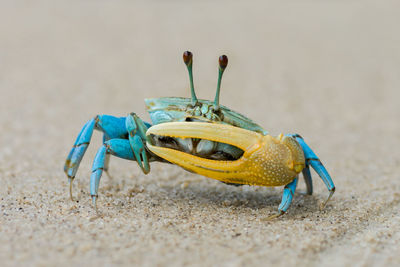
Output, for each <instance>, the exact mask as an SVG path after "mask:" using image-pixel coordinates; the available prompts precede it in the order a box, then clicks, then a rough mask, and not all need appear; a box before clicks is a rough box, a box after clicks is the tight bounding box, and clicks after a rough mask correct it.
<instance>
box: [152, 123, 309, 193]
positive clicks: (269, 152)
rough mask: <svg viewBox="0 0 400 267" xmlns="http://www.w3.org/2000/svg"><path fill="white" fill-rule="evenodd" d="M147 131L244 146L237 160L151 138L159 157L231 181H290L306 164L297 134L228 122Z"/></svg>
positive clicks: (165, 126)
mask: <svg viewBox="0 0 400 267" xmlns="http://www.w3.org/2000/svg"><path fill="white" fill-rule="evenodd" d="M146 135H147V136H151V135H157V136H168V137H172V138H198V139H206V140H210V141H214V142H220V143H225V144H229V145H232V146H235V147H238V148H240V149H241V150H243V152H244V153H243V155H242V156H241V157H240V158H239V159H237V160H232V161H231V160H211V159H205V158H202V157H198V156H195V155H192V154H188V153H185V152H182V151H179V150H175V149H171V148H166V147H159V146H154V145H152V144H150V143H149V142H147V147H148V148H149V150H150V151H151V152H153V153H154V154H156V155H158V156H159V157H161V158H163V159H166V160H167V161H169V162H172V163H174V164H177V165H179V166H181V167H183V168H185V169H187V170H189V171H192V172H195V173H198V174H201V175H204V176H207V177H210V178H213V179H217V180H220V181H223V182H228V183H237V184H249V185H265V186H280V185H286V184H288V183H289V182H291V181H292V180H293V179H294V177H296V176H297V174H298V173H299V172H300V171H301V170H302V169H303V168H304V165H305V160H304V154H303V151H302V150H301V147H300V146H299V145H298V144H297V142H296V141H294V139H293V138H291V137H285V136H283V135H280V136H279V137H278V138H275V137H272V136H270V135H261V134H259V133H256V132H253V131H249V130H246V129H242V128H238V127H234V126H231V125H226V124H220V123H204V122H169V123H162V124H158V125H154V126H152V127H150V128H149V129H148V131H147V133H146Z"/></svg>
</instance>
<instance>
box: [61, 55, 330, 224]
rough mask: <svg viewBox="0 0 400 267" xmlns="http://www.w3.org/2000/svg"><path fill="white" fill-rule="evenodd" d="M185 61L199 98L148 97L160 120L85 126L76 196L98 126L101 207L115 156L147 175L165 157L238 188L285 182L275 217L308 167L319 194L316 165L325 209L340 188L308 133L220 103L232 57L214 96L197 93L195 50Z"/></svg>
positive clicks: (78, 149) (94, 182)
mask: <svg viewBox="0 0 400 267" xmlns="http://www.w3.org/2000/svg"><path fill="white" fill-rule="evenodd" d="M183 61H184V63H185V64H186V67H187V70H188V73H189V81H190V91H191V98H180V97H163V98H152V99H145V104H146V109H147V111H148V112H149V114H150V118H151V121H152V124H150V123H148V122H145V121H143V120H141V119H140V118H139V117H138V116H137V115H136V114H135V113H130V114H129V115H128V116H126V117H114V116H110V115H97V116H95V117H94V118H92V119H90V120H89V121H88V122H87V123H86V124H85V125H84V126H83V128H82V130H81V131H80V133H79V135H78V137H77V139H76V141H75V144H74V146H73V148H72V149H71V151H70V153H69V155H68V157H67V159H66V162H65V166H64V171H65V173H66V175H67V177H68V179H69V184H70V186H69V189H70V190H69V192H70V198H71V200H72V199H73V197H72V181H73V179H74V178H75V175H76V172H77V171H78V168H79V164H80V162H81V160H82V158H83V156H84V154H85V152H86V149H87V147H88V146H89V143H90V140H91V137H92V133H93V130H95V129H96V130H99V131H101V132H103V134H104V135H103V145H102V146H101V147H100V148H99V149H98V152H97V154H96V156H95V159H94V162H93V167H92V174H91V177H90V194H91V198H92V202H93V205H94V207H95V209H96V211H97V199H98V189H99V183H100V178H101V176H102V173H103V171H104V172H107V171H108V166H109V159H110V155H113V156H116V157H119V158H123V159H127V160H132V161H136V162H137V163H138V165H139V167H140V168H141V170H142V171H143V173H145V174H147V173H149V171H150V162H154V161H159V162H167V163H172V164H176V165H178V166H180V167H182V168H184V169H186V170H188V171H191V172H194V173H197V174H200V175H203V176H206V177H209V178H213V179H216V180H219V181H221V182H223V183H226V184H230V185H258V186H284V189H283V196H282V200H281V203H280V205H279V207H278V213H276V214H274V215H271V216H270V217H269V218H276V217H279V216H281V215H283V214H284V213H285V212H286V211H287V210H288V208H289V206H290V204H291V202H292V199H293V197H294V193H295V190H296V187H297V183H298V180H299V174H300V172H302V174H303V177H304V180H305V184H306V193H307V194H309V195H311V194H312V192H313V185H312V179H311V172H310V166H311V167H312V168H313V169H314V170H315V171H316V173H317V174H318V175H319V177H320V178H321V179H322V180H323V182H324V183H325V185H326V187H327V188H328V191H329V196H328V198H327V199H326V200H325V201H324V202H323V203H322V204H321V206H320V208H321V209H322V208H324V207H325V205H326V204H327V202H328V201H329V199H330V198H331V197H332V195H333V193H334V192H335V185H334V183H333V181H332V179H331V177H330V175H329V173H328V172H327V170H326V169H325V167H324V166H323V164H322V163H321V161H320V160H319V158H318V157H317V156H316V155H315V153H314V152H313V151H312V150H311V148H310V147H309V146H308V145H307V143H306V142H305V141H304V139H303V138H302V137H301V136H300V135H298V134H286V135H283V134H280V135H279V136H276V137H274V136H271V135H269V134H268V132H267V131H266V130H264V129H263V128H262V127H261V126H259V125H258V124H256V123H255V122H253V121H252V120H250V119H249V118H247V117H246V116H244V115H241V114H240V113H238V112H235V111H233V110H231V109H229V108H227V107H225V106H222V105H220V104H219V96H220V88H221V80H222V75H223V73H224V70H225V69H226V67H227V65H228V58H227V56H225V55H222V56H221V57H219V74H218V83H217V90H216V95H215V99H214V101H209V100H201V99H198V98H197V96H196V93H195V90H194V85H193V74H192V65H193V55H192V53H191V52H189V51H186V52H184V53H183Z"/></svg>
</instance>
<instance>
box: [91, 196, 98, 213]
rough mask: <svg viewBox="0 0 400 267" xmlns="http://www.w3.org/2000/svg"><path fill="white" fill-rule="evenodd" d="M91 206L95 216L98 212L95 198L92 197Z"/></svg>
mask: <svg viewBox="0 0 400 267" xmlns="http://www.w3.org/2000/svg"><path fill="white" fill-rule="evenodd" d="M92 205H93V207H94V210H95V211H96V214H98V213H99V212H98V210H97V196H95V195H92Z"/></svg>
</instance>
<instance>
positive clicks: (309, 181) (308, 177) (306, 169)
mask: <svg viewBox="0 0 400 267" xmlns="http://www.w3.org/2000/svg"><path fill="white" fill-rule="evenodd" d="M302 173H303V177H304V181H305V183H306V188H307V191H306V194H307V195H312V193H313V184H312V179H311V172H310V166H309V165H308V164H306V166H305V167H304V169H303V171H302Z"/></svg>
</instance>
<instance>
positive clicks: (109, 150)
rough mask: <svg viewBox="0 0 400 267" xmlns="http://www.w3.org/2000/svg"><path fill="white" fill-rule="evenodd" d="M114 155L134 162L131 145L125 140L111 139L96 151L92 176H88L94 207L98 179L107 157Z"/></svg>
mask: <svg viewBox="0 0 400 267" xmlns="http://www.w3.org/2000/svg"><path fill="white" fill-rule="evenodd" d="M109 155H114V156H117V157H119V158H123V159H128V160H136V159H135V156H134V154H133V152H132V149H131V145H130V142H129V140H127V139H111V140H108V141H106V142H105V143H104V144H103V146H101V147H100V148H99V150H98V151H97V154H96V157H95V158H94V161H93V167H92V175H91V176H90V195H91V196H92V201H93V205H94V206H95V208H96V210H97V206H96V201H97V197H98V194H97V193H98V189H99V183H100V178H101V175H102V173H103V170H104V168H105V164H106V159H107V156H109Z"/></svg>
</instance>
